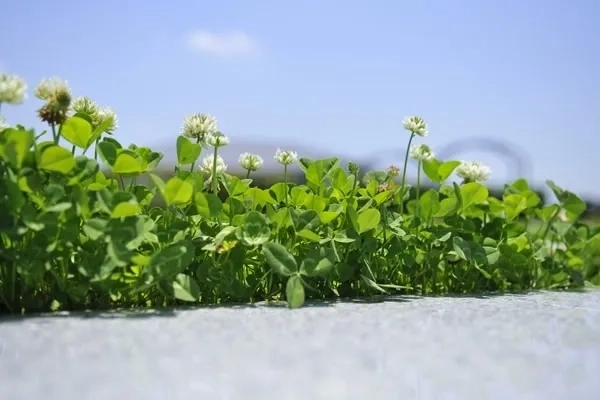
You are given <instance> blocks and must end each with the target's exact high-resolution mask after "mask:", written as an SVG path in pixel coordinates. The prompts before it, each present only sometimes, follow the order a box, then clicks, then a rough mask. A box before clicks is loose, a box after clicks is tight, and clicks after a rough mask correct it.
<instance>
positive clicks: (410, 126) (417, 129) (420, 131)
mask: <svg viewBox="0 0 600 400" xmlns="http://www.w3.org/2000/svg"><path fill="white" fill-rule="evenodd" d="M402 125H404V129H406V130H407V131H409V132H411V133H412V134H414V135H418V136H422V137H425V136H427V134H428V132H427V123H426V122H425V121H424V120H423V118H421V117H417V116H411V117H406V118H404V120H403V121H402Z"/></svg>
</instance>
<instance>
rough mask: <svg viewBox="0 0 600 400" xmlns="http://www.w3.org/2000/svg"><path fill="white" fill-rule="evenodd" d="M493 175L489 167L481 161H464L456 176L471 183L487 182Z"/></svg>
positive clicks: (457, 169)
mask: <svg viewBox="0 0 600 400" xmlns="http://www.w3.org/2000/svg"><path fill="white" fill-rule="evenodd" d="M491 174H492V170H491V169H490V167H488V166H487V165H483V164H482V163H480V162H479V161H463V162H462V163H461V164H460V165H459V166H458V167H457V168H456V175H458V176H459V177H461V178H463V179H464V180H465V181H469V182H483V181H487V180H488V179H489V178H490V175H491Z"/></svg>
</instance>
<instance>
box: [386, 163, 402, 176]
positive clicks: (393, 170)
mask: <svg viewBox="0 0 600 400" xmlns="http://www.w3.org/2000/svg"><path fill="white" fill-rule="evenodd" d="M387 174H388V175H389V176H391V177H394V176H398V175H400V168H398V167H397V166H395V165H390V166H389V167H388V169H387Z"/></svg>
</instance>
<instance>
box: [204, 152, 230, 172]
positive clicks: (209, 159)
mask: <svg viewBox="0 0 600 400" xmlns="http://www.w3.org/2000/svg"><path fill="white" fill-rule="evenodd" d="M213 163H214V156H212V155H210V156H206V157H204V158H203V159H202V161H201V162H200V170H201V171H202V172H204V173H206V174H209V175H212V172H213ZM226 170H227V164H225V160H223V158H222V157H221V156H219V155H218V156H217V171H216V172H217V174H222V173H224V172H225V171H226Z"/></svg>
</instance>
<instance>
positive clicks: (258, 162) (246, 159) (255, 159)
mask: <svg viewBox="0 0 600 400" xmlns="http://www.w3.org/2000/svg"><path fill="white" fill-rule="evenodd" d="M238 161H239V163H240V165H241V167H242V168H244V169H245V170H247V171H257V170H258V169H259V168H260V167H261V166H262V165H263V159H262V157H261V156H259V155H256V154H250V153H242V154H240V158H239V160H238Z"/></svg>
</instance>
